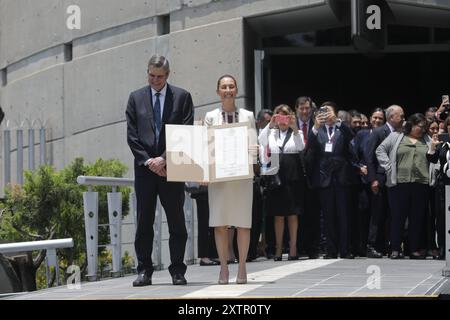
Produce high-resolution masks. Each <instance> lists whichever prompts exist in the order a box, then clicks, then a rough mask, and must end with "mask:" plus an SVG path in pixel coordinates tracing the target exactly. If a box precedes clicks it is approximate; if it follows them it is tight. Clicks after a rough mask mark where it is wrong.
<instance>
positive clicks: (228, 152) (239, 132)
mask: <svg viewBox="0 0 450 320" xmlns="http://www.w3.org/2000/svg"><path fill="white" fill-rule="evenodd" d="M214 154H215V176H216V179H221V178H230V177H236V176H243V175H248V174H249V158H248V129H247V127H231V128H220V129H219V128H218V129H215V131H214Z"/></svg>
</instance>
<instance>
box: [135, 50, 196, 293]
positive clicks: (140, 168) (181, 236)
mask: <svg viewBox="0 0 450 320" xmlns="http://www.w3.org/2000/svg"><path fill="white" fill-rule="evenodd" d="M147 72H148V82H149V86H145V87H143V88H141V89H139V90H137V91H134V92H132V93H131V94H130V97H129V100H128V105H127V110H126V117H127V140H128V145H129V146H130V149H131V151H132V153H133V155H134V174H135V191H136V198H137V230H136V238H135V250H136V255H137V259H138V267H137V271H138V277H137V279H136V280H135V281H134V282H133V286H146V285H151V284H152V281H151V277H152V274H153V264H152V250H153V223H154V220H155V209H156V200H157V196H159V199H160V201H161V204H162V206H163V208H164V211H165V212H166V217H167V224H168V227H169V234H170V238H169V249H170V260H171V265H170V266H169V272H170V274H171V276H172V282H173V284H174V285H184V284H186V283H187V282H186V279H185V277H184V274H185V273H186V265H185V264H184V262H183V260H184V251H185V247H186V241H187V232H186V226H185V219H184V211H183V205H184V183H181V182H168V181H167V179H166V139H165V127H164V125H165V124H180V125H182V124H184V125H192V124H193V120H194V110H193V103H192V97H191V94H190V93H189V92H187V91H186V90H184V89H181V88H177V87H175V86H172V85H170V84H168V83H167V78H168V77H169V72H170V68H169V61H168V60H167V59H166V58H165V57H163V56H160V55H154V56H152V57H151V59H150V61H149V63H148V70H147Z"/></svg>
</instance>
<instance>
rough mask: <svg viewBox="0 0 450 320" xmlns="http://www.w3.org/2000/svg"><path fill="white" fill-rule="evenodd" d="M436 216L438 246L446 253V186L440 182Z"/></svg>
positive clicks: (436, 197) (437, 193) (436, 194)
mask: <svg viewBox="0 0 450 320" xmlns="http://www.w3.org/2000/svg"><path fill="white" fill-rule="evenodd" d="M434 195H435V210H436V212H435V217H436V232H437V242H438V247H439V249H440V250H441V252H443V253H445V213H446V212H447V211H446V208H445V186H444V185H441V184H438V185H437V186H436V190H435V194H434Z"/></svg>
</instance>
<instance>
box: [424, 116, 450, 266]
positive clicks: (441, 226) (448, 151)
mask: <svg viewBox="0 0 450 320" xmlns="http://www.w3.org/2000/svg"><path fill="white" fill-rule="evenodd" d="M443 128H444V133H447V134H449V133H450V117H447V119H445V121H444V125H443ZM435 136H436V133H434V137H435ZM433 140H437V138H436V139H433ZM439 142H441V143H439V144H438V145H437V147H436V148H435V149H434V148H433V149H432V150H431V151H430V154H429V155H427V156H428V159H429V160H430V162H431V164H432V165H433V164H435V163H436V164H437V168H438V169H437V173H436V188H435V193H434V210H435V213H434V215H433V218H432V225H433V222H434V223H435V224H434V225H435V230H436V232H437V247H438V255H436V254H435V253H434V252H433V253H432V256H433V258H435V259H436V258H437V259H445V212H446V208H445V186H446V185H450V178H449V177H448V176H447V174H446V172H447V170H448V164H447V163H448V159H450V142H446V141H439Z"/></svg>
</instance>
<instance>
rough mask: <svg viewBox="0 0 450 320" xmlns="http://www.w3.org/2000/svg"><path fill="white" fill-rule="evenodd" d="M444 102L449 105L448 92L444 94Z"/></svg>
mask: <svg viewBox="0 0 450 320" xmlns="http://www.w3.org/2000/svg"><path fill="white" fill-rule="evenodd" d="M442 103H443V104H444V105H447V106H448V105H449V104H450V102H449V99H448V94H444V95H443V96H442Z"/></svg>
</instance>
